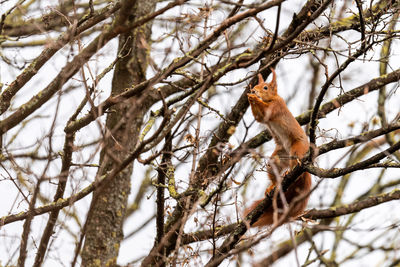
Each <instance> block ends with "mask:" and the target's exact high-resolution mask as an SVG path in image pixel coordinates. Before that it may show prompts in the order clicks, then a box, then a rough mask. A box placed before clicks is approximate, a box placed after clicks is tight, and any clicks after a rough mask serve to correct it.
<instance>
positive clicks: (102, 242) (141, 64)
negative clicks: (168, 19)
mask: <svg viewBox="0 0 400 267" xmlns="http://www.w3.org/2000/svg"><path fill="white" fill-rule="evenodd" d="M156 3H157V1H154V0H147V1H143V0H141V1H137V4H136V6H135V7H134V8H132V10H131V17H130V20H135V19H137V18H139V17H140V16H143V15H145V14H149V13H151V12H152V11H154V9H155V5H156ZM150 37H151V23H147V24H146V25H144V26H143V27H141V28H137V29H135V30H133V31H132V32H130V33H127V34H123V35H121V36H120V37H119V49H118V56H122V58H121V59H120V60H119V61H118V63H117V64H116V67H115V70H114V76H113V81H112V95H116V94H119V93H121V92H122V91H123V90H124V89H126V88H128V87H130V86H132V84H137V83H140V82H141V81H144V80H145V79H146V76H145V75H146V69H147V65H148V64H147V55H148V53H149V50H148V49H149V46H147V44H149V43H150ZM136 100H137V99H136V98H133V99H129V101H125V102H124V103H121V104H119V105H117V106H116V107H115V108H114V109H113V110H112V112H110V113H109V114H108V116H107V122H106V128H107V130H106V133H105V137H106V138H105V140H106V141H105V143H104V148H103V150H102V152H101V155H100V168H99V173H98V175H99V176H101V175H103V174H105V173H107V172H108V171H110V170H111V169H112V168H113V166H115V165H116V164H118V163H119V162H120V161H122V160H123V158H124V157H126V155H127V153H128V152H129V150H130V149H132V148H134V147H135V145H136V144H137V142H138V137H139V130H140V127H141V125H142V122H143V116H144V115H145V113H146V111H147V109H148V108H149V106H150V103H147V104H146V103H143V102H142V101H141V104H142V105H138V104H137V101H136ZM132 170H133V166H132V164H131V165H130V166H129V167H128V168H125V169H124V170H123V171H122V172H121V173H119V174H118V177H116V178H115V179H112V180H111V181H110V183H109V184H106V185H105V186H103V187H102V188H100V189H99V190H97V191H96V192H95V194H94V197H93V199H92V203H91V207H90V210H89V214H88V218H87V223H86V225H87V226H86V227H87V228H86V229H85V244H84V246H83V250H82V255H81V256H82V266H113V265H115V264H116V260H117V256H118V252H119V246H120V242H121V240H122V239H123V232H122V226H123V220H124V216H125V212H126V207H127V199H128V195H129V193H130V179H131V175H132Z"/></svg>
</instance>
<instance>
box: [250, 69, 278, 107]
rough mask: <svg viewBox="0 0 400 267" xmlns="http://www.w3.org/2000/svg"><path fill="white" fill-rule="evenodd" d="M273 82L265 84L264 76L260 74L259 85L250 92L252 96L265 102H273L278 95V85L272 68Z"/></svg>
mask: <svg viewBox="0 0 400 267" xmlns="http://www.w3.org/2000/svg"><path fill="white" fill-rule="evenodd" d="M271 71H272V75H273V77H272V81H271V82H270V83H266V82H264V79H263V77H262V75H261V74H260V73H259V74H258V84H257V85H256V86H254V87H253V88H252V89H251V90H250V94H253V95H256V96H257V97H258V98H260V99H261V100H262V101H263V102H269V101H272V100H273V99H274V98H275V97H276V96H277V95H278V92H277V84H276V74H275V70H274V69H273V68H271Z"/></svg>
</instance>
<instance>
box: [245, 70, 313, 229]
mask: <svg viewBox="0 0 400 267" xmlns="http://www.w3.org/2000/svg"><path fill="white" fill-rule="evenodd" d="M271 71H272V74H273V78H272V81H271V82H270V83H266V82H264V79H263V77H262V75H261V74H258V84H257V85H256V86H254V87H253V89H251V92H250V93H249V94H247V97H248V100H249V102H250V106H251V110H252V112H253V116H254V118H255V119H256V120H257V121H258V122H261V123H264V124H265V125H266V126H267V128H268V130H269V131H270V133H271V135H272V137H273V139H274V140H275V144H276V147H275V150H274V152H273V153H272V155H271V158H270V160H269V162H268V167H267V172H268V177H269V179H270V180H271V183H272V184H271V186H270V187H268V188H267V190H266V191H265V194H268V193H269V192H270V191H271V190H272V189H273V188H274V187H275V186H276V184H277V183H278V181H279V180H280V179H278V178H277V176H278V177H279V178H281V177H282V176H283V175H284V173H285V172H287V171H288V169H290V168H293V167H294V166H296V165H297V164H298V162H299V161H300V160H301V159H302V158H303V157H304V155H305V154H306V153H307V151H308V149H309V146H310V145H309V142H308V139H307V136H306V134H305V132H304V131H303V129H302V128H301V127H300V124H299V123H298V122H297V120H296V119H295V118H294V117H293V115H292V113H290V111H289V109H288V108H287V106H286V103H285V101H284V100H283V99H282V98H281V97H280V96H279V95H278V92H277V83H276V74H275V71H274V70H273V69H272V68H271ZM310 188H311V177H310V174H309V173H307V172H305V173H303V174H302V175H301V176H300V177H299V178H298V179H297V180H296V181H295V182H294V183H293V184H292V185H291V186H290V187H289V188H288V190H287V191H286V192H285V198H286V202H287V203H289V204H290V203H291V202H292V201H293V199H294V198H296V197H299V196H304V197H303V198H302V199H301V200H300V201H299V202H296V204H295V205H293V207H290V211H289V217H292V218H293V217H297V216H299V215H300V214H301V213H302V212H303V211H304V209H305V208H306V206H307V202H308V196H306V194H307V193H308V192H309V191H310ZM261 201H262V200H258V201H256V202H255V203H253V205H251V207H250V208H248V209H247V210H246V212H245V213H246V214H248V213H249V212H250V211H252V210H253V209H254V208H255V207H256V206H257V205H258V204H259V203H260V202H261ZM281 208H282V203H281V202H278V209H280V210H281ZM279 214H282V213H281V211H278V216H279ZM273 215H274V210H273V208H272V206H271V207H269V208H268V209H267V210H266V211H265V213H264V214H263V215H262V216H261V217H260V218H259V219H258V220H257V221H256V222H255V223H254V224H253V225H252V226H264V225H270V224H273Z"/></svg>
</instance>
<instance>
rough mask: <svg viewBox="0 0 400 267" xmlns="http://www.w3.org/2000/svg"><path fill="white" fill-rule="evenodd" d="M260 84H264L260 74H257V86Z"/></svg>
mask: <svg viewBox="0 0 400 267" xmlns="http://www.w3.org/2000/svg"><path fill="white" fill-rule="evenodd" d="M260 83H264V79H263V76H262V75H261V73H259V74H258V84H260Z"/></svg>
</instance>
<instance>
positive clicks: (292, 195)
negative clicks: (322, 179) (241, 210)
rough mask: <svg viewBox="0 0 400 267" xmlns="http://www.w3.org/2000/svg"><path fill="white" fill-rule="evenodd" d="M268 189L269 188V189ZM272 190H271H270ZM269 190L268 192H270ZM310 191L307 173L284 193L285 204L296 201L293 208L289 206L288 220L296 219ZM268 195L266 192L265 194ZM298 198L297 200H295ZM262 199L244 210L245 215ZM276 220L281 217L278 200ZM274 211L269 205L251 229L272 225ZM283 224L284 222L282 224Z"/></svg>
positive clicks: (280, 207)
mask: <svg viewBox="0 0 400 267" xmlns="http://www.w3.org/2000/svg"><path fill="white" fill-rule="evenodd" d="M269 189H270V188H269ZM271 189H272V188H271ZM271 189H270V190H271ZM310 189H311V175H310V174H309V173H308V172H305V173H303V174H302V175H301V176H300V177H299V178H298V179H297V180H296V181H295V182H294V183H293V184H292V185H291V186H290V187H289V188H288V190H287V191H286V192H285V198H286V202H287V203H288V204H289V205H290V204H291V203H292V201H293V200H295V201H297V203H295V204H294V205H293V206H290V211H289V217H288V218H296V217H298V216H299V215H300V214H301V213H302V212H303V211H304V210H305V208H306V207H307V203H308V199H309V194H308V193H309V192H310ZM267 193H269V192H268V190H267V192H266V194H267ZM298 197H300V199H299V200H296V198H298ZM262 200H263V199H260V200H257V201H255V202H254V203H253V204H252V205H251V206H250V207H249V208H247V209H246V210H245V215H246V216H247V214H249V213H250V212H251V211H252V210H254V209H255V208H256V207H257V205H258V204H260V202H261V201H262ZM278 209H279V210H278V217H277V218H278V220H279V217H280V216H281V215H282V211H281V209H282V202H281V201H280V200H278ZM274 212H275V211H274V209H273V206H272V205H271V206H270V207H268V209H267V210H266V211H265V212H264V213H263V214H262V215H261V217H260V218H259V219H258V220H257V221H256V222H255V223H254V224H253V225H252V227H257V226H266V225H271V224H273V223H274ZM282 223H284V222H282Z"/></svg>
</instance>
